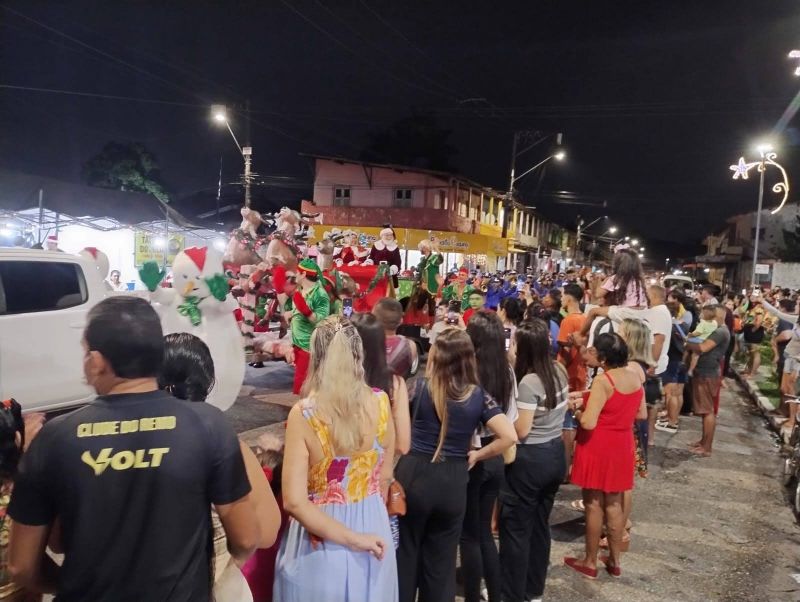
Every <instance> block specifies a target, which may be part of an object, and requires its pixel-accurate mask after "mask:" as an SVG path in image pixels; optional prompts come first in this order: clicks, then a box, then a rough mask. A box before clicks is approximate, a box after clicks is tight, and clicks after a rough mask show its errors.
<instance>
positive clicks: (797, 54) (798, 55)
mask: <svg viewBox="0 0 800 602" xmlns="http://www.w3.org/2000/svg"><path fill="white" fill-rule="evenodd" d="M789 58H790V59H800V50H792V51H791V52H790V53H789ZM794 74H795V75H800V66H798V67H797V68H796V69H795V70H794Z"/></svg>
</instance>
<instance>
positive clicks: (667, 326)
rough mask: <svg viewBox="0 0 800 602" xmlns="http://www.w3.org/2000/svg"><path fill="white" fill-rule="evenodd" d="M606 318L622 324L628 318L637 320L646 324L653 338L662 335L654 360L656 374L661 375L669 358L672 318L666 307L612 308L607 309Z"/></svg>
mask: <svg viewBox="0 0 800 602" xmlns="http://www.w3.org/2000/svg"><path fill="white" fill-rule="evenodd" d="M608 317H609V318H611V319H612V320H613V321H614V322H622V320H624V319H626V318H629V319H631V320H639V321H641V322H645V323H647V326H648V327H649V328H650V333H651V334H652V335H653V336H655V335H657V334H660V335H664V343H663V344H662V345H661V355H659V356H658V358H653V359H655V360H656V374H661V373H662V372H665V371H666V369H667V364H668V363H669V357H668V356H667V352H668V351H669V340H670V337H671V336H672V316H671V315H670V313H669V309H667V306H666V305H656V306H655V307H651V308H649V309H632V308H630V307H620V306H617V305H615V306H613V307H609V308H608Z"/></svg>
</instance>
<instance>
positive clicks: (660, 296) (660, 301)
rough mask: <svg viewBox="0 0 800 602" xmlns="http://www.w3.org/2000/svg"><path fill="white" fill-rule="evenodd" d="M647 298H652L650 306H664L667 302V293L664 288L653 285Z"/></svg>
mask: <svg viewBox="0 0 800 602" xmlns="http://www.w3.org/2000/svg"><path fill="white" fill-rule="evenodd" d="M647 296H648V297H650V305H664V303H665V302H666V300H667V291H666V290H664V287H663V286H658V285H657V284H652V285H650V286H649V287H648V288H647Z"/></svg>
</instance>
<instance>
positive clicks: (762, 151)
mask: <svg viewBox="0 0 800 602" xmlns="http://www.w3.org/2000/svg"><path fill="white" fill-rule="evenodd" d="M756 150H757V151H758V154H759V155H761V156H762V157H763V156H764V155H766V154H767V153H768V152H770V151H772V150H774V149H773V148H772V145H771V144H770V143H769V142H759V143H758V144H756Z"/></svg>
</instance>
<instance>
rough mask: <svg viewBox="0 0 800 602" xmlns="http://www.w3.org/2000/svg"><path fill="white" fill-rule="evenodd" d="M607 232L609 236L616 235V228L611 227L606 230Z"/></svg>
mask: <svg viewBox="0 0 800 602" xmlns="http://www.w3.org/2000/svg"><path fill="white" fill-rule="evenodd" d="M608 231H609V232H611V234H616V233H617V227H616V226H611V227H610V228H609V229H608Z"/></svg>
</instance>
